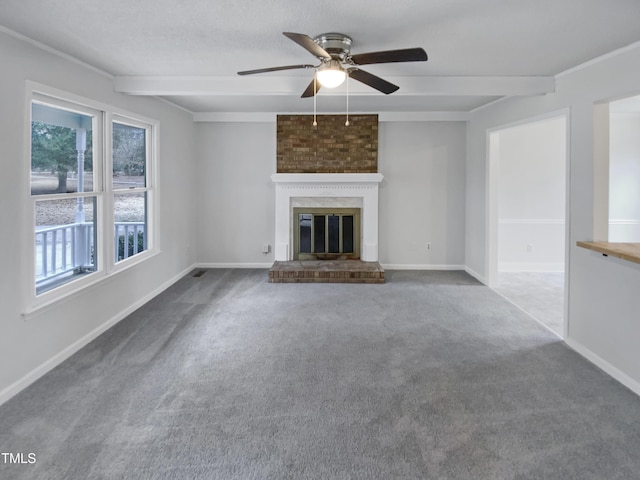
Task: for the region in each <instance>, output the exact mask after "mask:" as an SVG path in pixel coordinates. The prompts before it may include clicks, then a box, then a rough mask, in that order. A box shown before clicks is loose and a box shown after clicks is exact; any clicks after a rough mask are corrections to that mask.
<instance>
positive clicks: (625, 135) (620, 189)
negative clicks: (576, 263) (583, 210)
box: [609, 112, 640, 242]
mask: <svg viewBox="0 0 640 480" xmlns="http://www.w3.org/2000/svg"><path fill="white" fill-rule="evenodd" d="M609 131H610V137H609V241H610V242H640V113H614V112H611V116H610V119H609Z"/></svg>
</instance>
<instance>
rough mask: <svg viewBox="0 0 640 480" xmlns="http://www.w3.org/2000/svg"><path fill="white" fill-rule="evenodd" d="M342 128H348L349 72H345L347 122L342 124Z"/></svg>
mask: <svg viewBox="0 0 640 480" xmlns="http://www.w3.org/2000/svg"><path fill="white" fill-rule="evenodd" d="M344 126H345V127H348V126H349V72H347V121H346V122H344Z"/></svg>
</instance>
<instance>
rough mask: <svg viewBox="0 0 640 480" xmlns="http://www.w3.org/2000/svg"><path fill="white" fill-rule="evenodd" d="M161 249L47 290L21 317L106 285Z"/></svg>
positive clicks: (32, 315) (130, 258) (27, 317)
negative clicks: (57, 288)
mask: <svg viewBox="0 0 640 480" xmlns="http://www.w3.org/2000/svg"><path fill="white" fill-rule="evenodd" d="M160 253H161V251H160V250H159V249H153V250H147V251H145V252H142V253H140V254H138V255H135V256H133V257H129V258H128V259H126V260H123V261H121V262H119V263H118V264H116V267H115V268H114V270H113V271H111V272H110V273H108V274H105V273H104V271H98V272H94V273H92V274H91V275H90V276H88V277H86V278H84V279H80V280H78V281H77V282H70V283H68V284H66V285H63V286H62V287H61V291H58V290H56V289H53V290H50V292H52V293H51V294H50V295H47V293H49V292H45V293H43V294H42V297H43V299H41V301H36V302H33V303H32V304H31V305H29V306H28V307H27V308H25V309H24V311H23V312H22V318H23V319H24V320H30V319H31V318H33V317H36V316H39V315H41V314H43V313H45V312H47V311H49V310H51V309H52V308H57V307H59V306H60V305H62V304H64V303H66V302H68V301H70V300H73V299H75V298H77V297H79V296H80V295H83V294H85V293H87V292H90V291H91V290H93V289H94V288H97V287H100V286H103V285H106V284H107V283H109V282H111V281H112V280H115V279H117V278H118V274H119V273H120V272H123V271H125V270H128V269H130V268H132V267H134V266H136V265H139V264H141V263H144V262H146V260H148V259H150V258H153V257H155V256H157V255H158V254H160ZM66 286H72V288H71V289H70V290H69V291H65V290H63V289H64V288H65V287H66Z"/></svg>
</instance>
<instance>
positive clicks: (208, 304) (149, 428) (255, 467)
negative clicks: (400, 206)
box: [0, 270, 640, 480]
mask: <svg viewBox="0 0 640 480" xmlns="http://www.w3.org/2000/svg"><path fill="white" fill-rule="evenodd" d="M0 451H1V452H23V453H24V454H25V455H26V454H27V453H30V452H32V453H34V454H35V455H36V458H37V461H36V463H33V464H19V465H16V464H7V463H1V462H0V478H2V479H11V480H19V479H29V480H37V479H47V480H52V479H66V480H72V479H136V480H143V479H225V480H234V479H274V480H275V479H296V480H305V479H341V480H342V479H473V480H480V479H536V480H540V479H562V480H570V479H579V480H589V479H608V480H612V479H620V480H622V479H625V480H629V479H639V478H640V398H639V397H638V396H636V395H635V394H633V393H632V392H630V391H629V390H627V389H626V388H624V387H623V386H621V385H620V384H619V383H617V382H616V381H615V380H613V379H612V378H610V377H609V376H607V375H606V374H604V373H603V372H602V371H600V370H599V369H597V368H596V367H595V366H593V365H592V364H590V363H588V362H587V361H585V360H584V359H583V358H582V357H580V356H579V355H577V354H576V353H574V352H573V351H571V350H570V349H568V348H567V347H566V346H565V345H564V343H562V342H560V341H558V338H557V337H556V336H555V335H553V334H552V333H551V332H549V331H548V330H547V329H545V328H544V327H543V326H541V325H540V324H538V323H537V322H535V321H534V320H533V319H531V318H530V317H529V316H528V315H526V314H525V313H524V312H522V311H521V310H519V309H518V308H516V307H515V306H514V305H512V304H511V303H510V302H508V301H506V300H505V299H504V298H502V297H501V296H500V295H499V294H498V293H496V292H494V291H493V290H491V289H489V288H487V287H484V286H482V285H480V284H479V283H477V282H476V281H475V280H473V279H472V278H471V277H469V276H468V275H466V274H465V273H462V272H400V271H392V272H387V283H386V284H384V285H344V284H322V285H320V284H269V283H267V274H266V270H208V271H206V273H205V274H204V275H202V276H200V277H193V276H191V275H190V276H187V277H185V278H183V279H182V280H180V281H179V282H177V283H176V284H175V285H174V286H172V287H171V288H170V289H168V290H167V291H166V292H164V293H163V294H162V295H160V296H159V297H157V298H156V299H154V300H152V301H151V302H149V303H148V304H147V305H145V306H144V307H142V308H140V309H139V310H138V311H136V312H134V313H133V314H132V315H130V316H129V317H128V318H126V319H125V320H123V321H122V322H120V323H119V324H118V325H116V326H114V327H113V328H112V329H110V330H109V331H107V332H106V333H105V334H103V335H102V336H101V337H99V338H98V339H96V340H95V341H94V342H92V343H91V344H89V345H88V346H87V347H85V348H84V349H82V350H81V351H80V352H78V353H77V354H76V355H74V356H73V357H71V358H70V359H68V360H67V361H66V362H64V363H63V364H62V365H60V366H59V367H57V368H56V369H54V370H53V371H51V372H50V373H48V374H47V375H45V376H44V377H43V378H41V379H40V380H38V381H37V382H36V383H34V384H33V385H32V386H30V387H29V388H27V389H25V390H24V391H22V392H21V393H20V394H18V395H17V396H15V397H14V398H12V399H11V400H10V401H8V402H7V403H5V404H4V405H2V406H0Z"/></svg>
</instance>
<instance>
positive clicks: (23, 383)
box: [0, 265, 195, 405]
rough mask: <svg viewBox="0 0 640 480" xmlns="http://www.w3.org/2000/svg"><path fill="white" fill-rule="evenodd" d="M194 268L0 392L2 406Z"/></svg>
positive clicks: (186, 270) (190, 267)
mask: <svg viewBox="0 0 640 480" xmlns="http://www.w3.org/2000/svg"><path fill="white" fill-rule="evenodd" d="M194 268H195V265H190V266H189V267H187V268H186V269H184V270H183V271H181V272H180V273H178V274H177V275H175V276H174V277H172V278H170V279H169V280H167V281H166V282H164V283H163V284H162V285H160V286H159V287H158V288H156V289H155V290H153V291H152V292H150V293H148V294H147V295H145V296H144V297H142V298H141V299H139V300H138V301H137V302H135V303H133V304H131V305H129V307H127V308H125V309H124V310H122V311H121V312H120V313H118V314H117V315H115V316H114V317H112V318H111V319H109V320H107V321H106V322H104V323H103V324H102V325H100V326H98V327H97V328H95V329H93V330H92V331H91V332H89V333H87V334H86V335H85V336H83V337H82V338H79V339H78V340H76V341H75V342H73V343H72V344H71V345H69V346H68V347H66V348H65V349H63V350H62V351H60V352H58V353H57V354H55V355H54V356H53V357H51V358H50V359H49V360H47V361H45V362H44V363H42V364H40V365H39V366H38V367H36V368H34V369H33V370H31V371H30V372H29V373H27V374H26V375H25V376H23V377H22V378H20V379H19V380H17V381H15V382H14V383H12V384H11V385H9V386H8V387H6V388H5V389H3V390H2V391H0V405H2V404H3V403H5V402H6V401H8V400H9V399H10V398H12V397H14V396H15V395H17V394H18V393H20V392H21V391H22V390H24V389H25V388H27V387H28V386H29V385H31V384H32V383H33V382H35V381H36V380H38V379H39V378H40V377H42V376H43V375H45V374H46V373H48V372H49V371H50V370H53V369H54V368H55V367H57V366H58V365H60V364H61V363H62V362H64V361H65V360H66V359H67V358H69V357H70V356H71V355H73V354H74V353H76V352H77V351H79V350H80V349H81V348H83V347H84V346H86V345H87V344H89V343H90V342H91V341H93V340H95V339H96V338H98V337H99V336H100V335H102V334H103V333H104V332H106V331H107V330H109V329H110V328H111V327H113V326H114V325H116V324H117V323H118V322H120V321H121V320H124V319H125V318H126V317H127V316H128V315H130V314H131V313H133V312H134V311H135V310H137V309H138V308H140V307H141V306H142V305H144V304H145V303H147V302H148V301H150V300H152V299H153V298H154V297H156V296H158V295H159V294H160V293H162V292H163V291H165V290H166V289H167V288H169V287H170V286H171V285H173V284H174V283H176V282H177V281H178V280H180V279H181V278H182V277H184V276H185V275H187V274H188V273H189V272H190V271H192V270H193V269H194Z"/></svg>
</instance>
